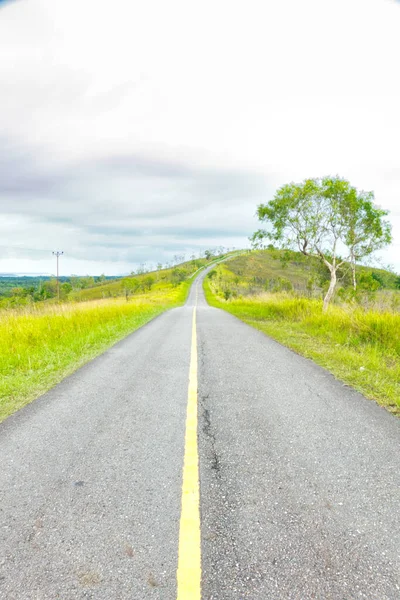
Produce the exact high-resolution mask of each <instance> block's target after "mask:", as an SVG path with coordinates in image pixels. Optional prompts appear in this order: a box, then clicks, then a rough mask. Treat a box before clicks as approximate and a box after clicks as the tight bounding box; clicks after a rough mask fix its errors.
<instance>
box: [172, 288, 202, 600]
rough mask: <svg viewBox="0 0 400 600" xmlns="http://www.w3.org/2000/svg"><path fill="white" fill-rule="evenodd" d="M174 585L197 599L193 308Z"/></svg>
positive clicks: (181, 596)
mask: <svg viewBox="0 0 400 600" xmlns="http://www.w3.org/2000/svg"><path fill="white" fill-rule="evenodd" d="M196 296H197V287H196ZM196 299H197V298H196ZM177 583H178V596H177V598H178V600H200V598H201V538H200V492H199V456H198V449H197V333H196V307H195V308H194V309H193V325H192V348H191V356H190V371H189V391H188V405H187V415H186V434H185V457H184V462H183V477H182V511H181V521H180V530H179V550H178V571H177Z"/></svg>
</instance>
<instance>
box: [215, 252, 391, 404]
mask: <svg viewBox="0 0 400 600" xmlns="http://www.w3.org/2000/svg"><path fill="white" fill-rule="evenodd" d="M296 259H297V257H292V260H291V261H290V263H289V264H288V265H287V266H285V267H284V268H283V269H282V267H281V266H280V264H279V263H280V256H279V254H278V255H276V254H275V253H271V252H269V251H262V252H257V253H251V254H247V255H243V256H240V257H238V258H236V259H234V260H232V261H229V263H225V264H223V265H219V266H218V267H216V268H215V269H214V270H213V271H212V272H211V273H210V274H209V276H208V277H207V278H206V280H205V291H206V296H207V299H208V301H209V303H210V304H211V305H212V306H216V307H219V308H222V309H224V310H226V311H228V312H230V313H232V314H234V315H235V316H237V317H238V318H240V319H242V320H243V321H245V322H246V323H248V324H249V325H252V326H253V327H256V328H257V329H260V330H261V331H263V332H264V333H266V334H268V335H270V336H271V337H273V338H274V339H276V340H277V341H279V342H281V343H283V344H284V345H286V346H288V347H290V348H292V349H293V350H295V351H296V352H298V353H299V354H302V355H303V356H306V357H309V358H312V359H313V360H315V361H316V362H317V363H318V364H320V365H322V366H323V367H325V368H327V369H328V370H329V371H331V372H332V373H333V374H334V375H335V376H336V377H338V378H339V379H341V380H342V381H344V382H345V383H347V384H350V385H352V386H353V387H355V388H356V389H358V390H359V391H361V392H362V393H364V394H365V395H366V396H367V397H369V398H371V399H374V400H376V401H377V402H379V403H380V404H382V405H384V406H386V407H387V408H388V409H389V410H391V411H392V412H394V413H397V414H399V415H400V341H399V340H400V313H399V309H398V307H399V295H400V292H399V290H396V289H392V288H394V287H395V285H396V281H397V280H396V275H393V274H392V273H388V272H386V271H382V272H381V271H379V270H375V271H378V276H379V277H380V280H382V281H385V282H386V285H388V286H392V288H391V287H388V288H386V289H385V288H381V289H375V291H374V290H370V289H369V290H361V291H360V292H359V295H358V296H357V297H356V298H353V300H352V301H351V302H349V301H344V299H343V297H345V294H340V293H339V294H337V297H336V303H335V304H334V305H333V306H331V307H330V309H329V311H328V313H327V314H323V313H322V300H321V294H322V288H323V284H322V285H319V286H317V285H316V286H315V288H314V289H312V290H310V286H308V287H307V281H308V278H309V275H310V273H311V274H313V273H315V271H314V269H315V266H314V265H304V263H302V262H301V261H298V263H297V260H296ZM296 263H297V264H296ZM363 274H366V275H368V281H371V280H372V281H375V280H374V279H373V278H371V277H370V275H371V270H368V269H366V268H362V269H360V272H359V276H360V279H361V280H362V277H361V275H363ZM343 289H344V291H345V292H346V288H345V287H344V288H343Z"/></svg>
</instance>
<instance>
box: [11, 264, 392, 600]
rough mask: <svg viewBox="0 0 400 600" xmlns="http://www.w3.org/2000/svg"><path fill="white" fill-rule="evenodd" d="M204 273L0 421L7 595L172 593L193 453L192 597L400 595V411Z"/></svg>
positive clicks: (333, 599) (44, 599)
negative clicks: (209, 286)
mask: <svg viewBox="0 0 400 600" xmlns="http://www.w3.org/2000/svg"><path fill="white" fill-rule="evenodd" d="M203 276H204V274H202V275H201V276H200V277H199V278H198V280H197V281H196V282H195V284H194V285H193V287H192V290H191V293H190V296H189V299H188V302H187V304H186V305H185V306H184V307H182V308H179V309H174V310H171V311H169V312H167V313H165V314H163V315H161V316H160V317H158V318H157V319H155V320H154V321H152V322H150V323H149V324H147V325H146V326H145V327H143V328H141V329H140V330H138V331H137V332H135V333H134V334H132V335H130V336H129V337H128V338H126V339H125V340H123V341H122V342H120V343H118V344H117V345H115V346H114V347H112V348H111V349H110V350H108V351H107V352H105V353H104V354H103V355H102V356H100V357H98V358H97V359H95V360H93V361H92V362H90V363H88V364H87V365H86V366H84V367H83V368H81V369H79V370H78V371H77V372H76V373H75V374H73V375H72V376H70V377H68V378H67V379H65V380H64V381H63V382H62V383H61V384H59V385H58V386H56V387H55V388H54V389H53V390H51V391H50V392H48V393H47V394H45V395H44V396H42V397H41V398H39V399H38V400H36V401H35V402H34V403H32V404H31V405H29V406H27V407H25V408H24V409H23V410H21V411H20V412H19V413H17V414H16V415H14V416H12V417H10V418H9V419H7V420H6V421H5V422H4V423H3V424H2V425H0V456H1V471H0V597H1V598H2V599H4V600H17V599H18V600H76V599H77V600H81V599H82V600H84V599H88V598H89V599H93V600H114V599H115V600H125V599H132V600H142V599H160V600H173V599H176V598H177V594H178V591H177V568H178V560H179V561H180V560H182V561H183V562H184V561H185V560H186V559H189V561H190V560H191V559H192V553H191V552H185V551H184V549H185V545H184V543H185V540H184V539H182V527H183V528H184V529H185V528H186V533H187V532H189V533H190V531H191V530H190V527H192V525H193V524H192V521H190V520H187V521H186V520H184V519H183V520H182V522H184V525H183V526H182V524H181V529H180V517H181V503H182V497H183V496H184V494H183V493H182V488H184V487H185V478H186V475H185V474H184V475H182V467H183V462H184V456H187V453H188V452H189V451H192V452H198V455H199V477H200V484H199V486H200V516H201V567H202V575H201V587H202V594H201V597H202V599H203V600H228V599H229V600H244V599H252V600H311V599H318V600H353V599H354V600H356V599H357V600H359V599H367V600H399V598H400V556H399V555H400V508H399V507H400V469H399V457H400V421H399V420H397V419H396V418H394V417H393V416H392V415H390V414H389V413H387V412H386V411H385V410H384V409H382V408H380V407H378V406H377V405H376V404H375V403H373V402H370V401H368V400H366V399H364V398H363V397H362V396H361V395H359V394H358V393H356V392H355V391H353V390H351V389H350V388H348V387H346V386H344V385H343V384H341V383H340V382H338V381H336V380H335V379H334V378H333V377H332V376H331V375H329V374H328V373H327V372H326V371H324V370H323V369H321V368H319V367H318V366H316V365H314V364H313V363H312V362H311V361H309V360H306V359H304V358H301V357H299V356H298V355H296V354H294V353H293V352H291V351H290V350H288V349H286V348H283V347H282V346H280V345H279V344H277V343H275V342H274V341H272V340H271V339H269V338H267V337H266V336H265V335H264V334H262V333H261V332H259V331H256V330H254V329H252V328H250V327H248V326H247V325H245V324H243V323H241V322H240V321H238V320H237V319H235V318H234V317H233V316H231V315H229V314H227V313H224V312H222V311H220V310H217V309H214V308H210V307H208V306H207V304H206V302H205V299H204V296H203V293H202V290H201V280H202V277H203ZM194 311H195V312H196V326H195V332H196V334H197V343H196V344H195V349H197V355H198V356H197V359H196V356H195V354H194V352H195V351H194V349H193V343H192V342H193V313H194ZM196 365H197V367H198V369H197V373H196V370H195V369H194V366H196ZM189 370H190V373H191V378H194V377H196V379H197V381H196V383H197V385H198V394H197V395H196V394H195V389H194V387H193V385H192V388H191V389H192V392H190V391H189V403H190V401H191V400H190V397H191V395H192V401H193V402H194V401H197V402H198V424H197V426H196V427H197V433H198V436H197V439H198V447H196V435H194V438H193V436H192V438H190V436H189V437H188V433H187V428H188V427H189V425H188V424H187V423H186V413H187V407H188V380H189ZM192 384H193V382H192ZM196 387H197V386H196ZM188 423H189V420H188ZM185 431H186V442H185ZM195 433H196V432H195ZM193 456H194V455H193ZM188 460H189V459H188ZM189 462H190V460H189ZM194 463H196V461H194ZM194 463H193V461H192V463H191V467H190V468H189V471H188V473H189V472H190V476H191V477H192V478H193V477H197V470H196V469H197V463H196V464H194ZM182 480H183V481H182ZM190 510H193V515H194V516H196V515H195V512H196V507H195V506H194V508H193V507H192V509H190ZM194 522H195V520H194ZM195 527H196V525H194V529H195ZM194 529H193V536H194V537H191V536H189V540H186V541H187V543H189V544H192V545H193V548H194V555H196V551H195V550H196V548H195V546H196V544H197V542H196V532H195V530H194ZM180 532H181V533H180ZM183 538H184V536H183ZM181 544H183V545H181ZM189 547H190V546H189ZM186 548H187V546H186ZM196 560H197V559H196V558H195V559H194V561H196ZM193 573H194V575H193V578H192V580H191V581H189V588H190V585H193V586H194V588H193V590H194V591H193V592H185V591H184V589H183V588H182V590H183V591H182V592H181V594H180V597H179V600H181V599H182V600H196V599H197V598H198V597H199V595H198V589H196V586H197V583H196V581H195V579H196V569H194V570H193ZM182 574H183V575H182V577H183V579H185V577H186V578H188V577H189V579H191V576H190V573H189V575H188V573H187V572H186V575H185V572H184V571H182ZM189 588H188V589H189Z"/></svg>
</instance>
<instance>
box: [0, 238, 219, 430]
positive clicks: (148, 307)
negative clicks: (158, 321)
mask: <svg viewBox="0 0 400 600" xmlns="http://www.w3.org/2000/svg"><path fill="white" fill-rule="evenodd" d="M224 256H225V254H224V252H223V249H221V248H219V249H214V250H207V251H206V252H204V253H202V255H201V256H199V257H195V256H192V257H190V260H187V261H185V260H184V257H183V256H176V257H175V258H174V260H173V261H172V264H171V263H168V264H167V265H165V266H163V265H157V268H156V270H153V271H149V269H150V268H151V267H149V268H147V267H146V266H145V265H141V266H140V267H139V268H138V269H137V270H136V272H133V273H131V275H130V276H128V277H122V278H114V277H112V278H109V277H105V276H101V277H99V278H97V281H96V280H95V278H93V277H89V276H87V277H76V276H71V277H69V278H67V277H64V278H62V279H61V280H60V301H58V300H57V282H56V280H55V279H54V278H47V279H44V280H43V279H39V278H32V280H30V279H29V278H25V277H24V278H19V279H18V283H19V285H18V286H12V285H11V284H12V279H13V278H12V277H7V278H5V281H4V285H3V288H1V283H2V280H1V279H0V292H2V296H1V300H0V421H2V420H4V419H5V418H6V417H7V416H9V415H10V414H12V413H13V412H15V411H16V410H18V409H19V408H21V407H22V406H24V405H25V404H27V403H29V402H30V401H32V400H34V399H35V398H37V397H38V396H39V395H40V394H42V393H44V392H46V391H47V390H49V389H50V388H51V387H52V386H54V385H55V384H56V383H58V382H59V381H61V380H62V379H63V378H64V377H66V376H67V375H69V374H71V373H72V372H73V371H75V370H76V369H77V368H79V367H80V366H82V365H83V364H85V363H86V362H88V361H89V360H91V359H92V358H94V357H95V356H98V355H99V354H101V353H102V352H104V351H105V350H106V349H107V348H109V347H110V346H112V345H113V344H115V343H116V342H117V341H119V340H121V339H122V338H124V337H126V336H127V335H128V334H130V333H132V332H133V331H135V330H136V329H138V328H139V327H141V326H142V325H144V324H145V323H147V322H148V321H150V320H151V319H153V318H154V317H156V316H157V315H159V314H161V313H162V312H164V311H166V310H168V309H170V308H173V307H176V306H181V305H182V304H184V302H185V300H186V298H187V294H188V291H189V289H190V285H191V283H192V280H193V276H194V275H196V273H197V272H198V271H199V270H201V269H202V268H204V267H205V266H208V265H210V264H212V263H213V262H215V261H217V260H221V259H222V258H224ZM180 260H182V261H183V262H181V263H179V262H178V261H180Z"/></svg>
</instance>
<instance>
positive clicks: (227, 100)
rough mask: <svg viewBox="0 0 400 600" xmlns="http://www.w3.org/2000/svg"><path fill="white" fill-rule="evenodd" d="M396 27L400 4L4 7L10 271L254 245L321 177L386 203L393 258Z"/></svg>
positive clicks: (290, 1)
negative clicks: (265, 221)
mask: <svg viewBox="0 0 400 600" xmlns="http://www.w3.org/2000/svg"><path fill="white" fill-rule="evenodd" d="M399 32H400V3H399V2H395V1H394V0H302V1H301V2H299V0H246V2H245V1H244V0H241V1H238V0H201V1H200V0H196V1H193V0H168V1H165V0H146V1H143V0H112V1H110V2H106V1H105V0H84V1H82V0H18V1H16V2H5V3H3V2H0V272H32V273H33V272H34V273H38V272H40V273H51V272H54V270H55V265H54V260H53V257H52V255H51V252H52V250H57V249H60V250H63V251H64V252H65V256H64V257H63V258H62V272H63V273H64V274H71V273H78V274H86V273H91V274H100V273H102V272H105V273H106V274H122V273H126V272H129V271H131V270H132V269H134V268H135V266H137V265H138V264H140V263H142V262H147V263H153V264H154V263H155V262H158V261H162V262H165V261H167V260H168V259H169V258H170V257H171V256H173V255H174V254H184V253H186V254H187V255H188V254H191V253H192V251H196V252H197V251H199V250H200V249H205V248H208V247H212V246H215V245H223V246H228V247H233V246H235V247H244V246H246V245H248V240H247V238H248V236H249V235H250V234H251V233H252V232H253V231H254V230H255V229H256V228H257V227H258V224H257V221H256V219H255V217H254V213H255V210H256V206H257V204H259V203H260V202H265V201H267V200H269V199H271V198H272V197H273V194H274V192H275V190H276V188H277V187H279V186H280V185H282V184H284V183H287V182H290V181H301V180H302V179H304V178H305V177H319V176H323V175H327V174H332V175H335V174H339V175H341V176H342V177H346V178H348V179H350V181H351V183H352V184H354V185H356V186H357V187H358V188H360V189H365V190H374V192H375V198H376V202H377V203H378V204H379V205H380V206H382V207H384V208H387V209H389V210H390V211H391V214H390V219H391V221H392V223H393V233H394V238H395V240H394V244H393V245H392V246H391V248H390V249H389V250H388V251H386V252H385V253H384V254H383V261H384V263H385V264H387V263H390V264H392V265H393V266H394V267H395V268H396V270H398V271H400V202H399V192H400V77H399V64H400V33H399Z"/></svg>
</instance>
